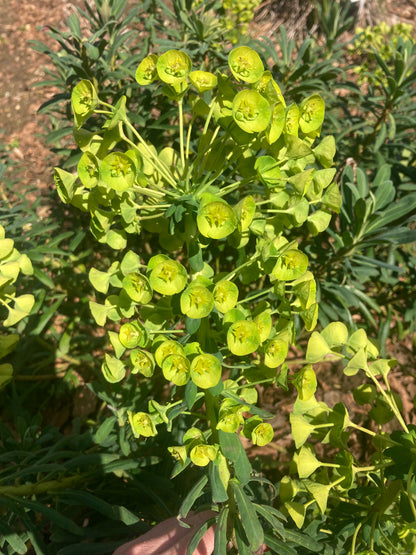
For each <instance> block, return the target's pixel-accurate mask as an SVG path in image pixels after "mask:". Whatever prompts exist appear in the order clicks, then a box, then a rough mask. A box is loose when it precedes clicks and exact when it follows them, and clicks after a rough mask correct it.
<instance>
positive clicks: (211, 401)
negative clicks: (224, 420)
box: [205, 389, 218, 443]
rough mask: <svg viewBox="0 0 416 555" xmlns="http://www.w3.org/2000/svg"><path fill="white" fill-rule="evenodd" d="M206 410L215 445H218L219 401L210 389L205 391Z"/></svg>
mask: <svg viewBox="0 0 416 555" xmlns="http://www.w3.org/2000/svg"><path fill="white" fill-rule="evenodd" d="M205 409H206V414H207V417H208V420H209V424H210V428H211V432H212V439H213V441H214V443H218V430H217V424H218V419H217V400H216V399H215V397H214V396H213V395H212V393H211V392H210V391H209V390H208V389H207V390H206V391H205Z"/></svg>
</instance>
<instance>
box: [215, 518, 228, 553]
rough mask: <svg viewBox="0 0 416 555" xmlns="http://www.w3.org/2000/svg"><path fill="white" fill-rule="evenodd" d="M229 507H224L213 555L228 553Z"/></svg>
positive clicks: (216, 532)
mask: <svg viewBox="0 0 416 555" xmlns="http://www.w3.org/2000/svg"><path fill="white" fill-rule="evenodd" d="M228 512H229V509H228V507H223V509H222V510H221V512H220V516H219V518H218V521H217V526H216V528H215V539H214V551H213V552H212V555H224V553H226V552H227V520H228Z"/></svg>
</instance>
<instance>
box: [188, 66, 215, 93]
mask: <svg viewBox="0 0 416 555" xmlns="http://www.w3.org/2000/svg"><path fill="white" fill-rule="evenodd" d="M189 80H190V81H191V83H192V85H193V86H194V87H195V88H196V89H197V91H198V92H200V93H202V92H204V91H210V90H211V89H213V88H214V87H216V86H217V84H218V78H217V77H216V75H214V74H213V73H211V72H210V71H200V70H197V71H191V73H190V74H189Z"/></svg>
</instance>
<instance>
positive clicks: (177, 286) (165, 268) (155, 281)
mask: <svg viewBox="0 0 416 555" xmlns="http://www.w3.org/2000/svg"><path fill="white" fill-rule="evenodd" d="M187 280H188V272H187V271H186V268H185V267H184V266H182V264H181V263H180V262H177V261H176V260H171V259H170V258H167V259H165V260H162V261H161V262H159V263H158V264H156V266H155V267H154V268H153V270H152V271H151V273H150V276H149V282H150V286H151V287H152V288H153V289H154V290H155V291H157V292H158V293H160V294H161V295H176V293H180V292H181V291H183V290H184V289H185V286H186V282H187Z"/></svg>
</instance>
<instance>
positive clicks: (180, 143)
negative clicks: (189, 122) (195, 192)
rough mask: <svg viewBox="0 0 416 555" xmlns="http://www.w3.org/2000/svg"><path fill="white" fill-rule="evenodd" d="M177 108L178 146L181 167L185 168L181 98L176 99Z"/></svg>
mask: <svg viewBox="0 0 416 555" xmlns="http://www.w3.org/2000/svg"><path fill="white" fill-rule="evenodd" d="M178 108H179V148H180V154H181V164H182V169H183V170H185V145H184V140H183V98H181V99H180V100H178Z"/></svg>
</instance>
